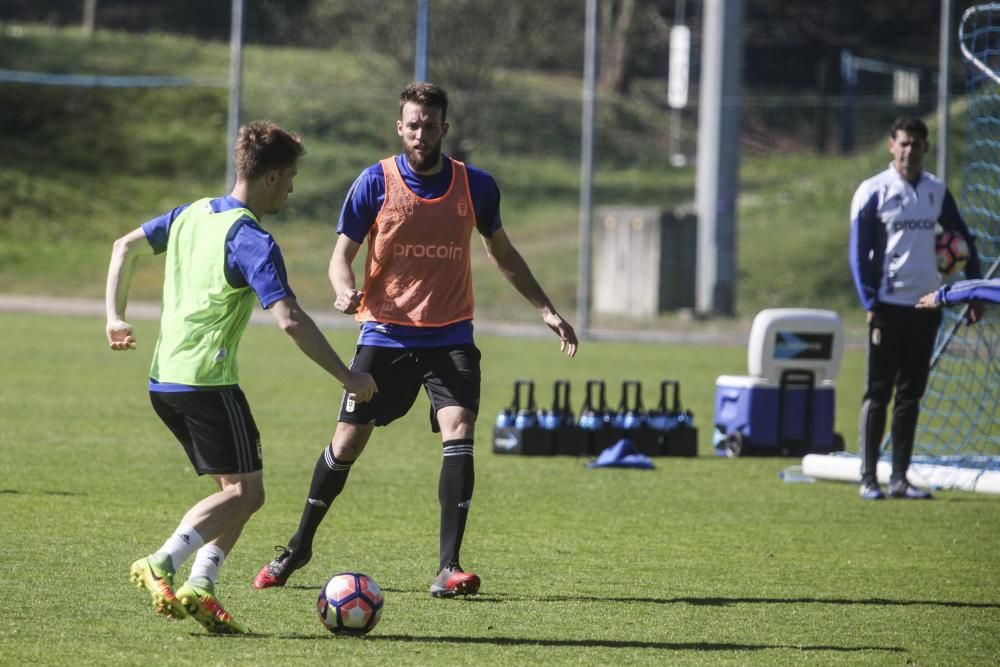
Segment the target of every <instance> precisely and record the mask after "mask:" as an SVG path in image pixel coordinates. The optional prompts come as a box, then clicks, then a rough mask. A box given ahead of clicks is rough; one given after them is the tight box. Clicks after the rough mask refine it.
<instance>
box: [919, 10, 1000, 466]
mask: <svg viewBox="0 0 1000 667" xmlns="http://www.w3.org/2000/svg"><path fill="white" fill-rule="evenodd" d="M959 37H960V48H961V51H962V54H963V56H964V58H965V61H966V64H967V71H968V76H967V78H966V93H967V104H968V112H967V114H968V115H967V119H966V126H967V134H966V142H965V150H964V155H963V161H962V162H963V164H962V190H961V196H960V198H959V205H960V206H961V208H962V214H963V217H964V218H965V221H966V222H967V223H968V225H969V228H970V229H971V230H972V231H973V233H974V234H975V237H976V247H977V249H978V250H979V255H980V259H981V261H982V266H983V274H984V277H987V278H989V277H997V276H1000V272H998V269H997V266H998V263H1000V3H990V4H984V5H978V6H975V7H971V8H970V9H969V10H968V11H966V12H965V14H964V15H963V17H962V21H961V24H960V28H959ZM965 310H966V308H954V307H953V308H946V309H945V312H944V323H943V324H942V325H941V329H940V331H939V332H938V338H937V343H936V347H935V352H934V356H933V357H932V359H931V375H930V379H929V382H928V386H927V392H926V393H925V394H924V399H923V403H922V404H921V408H920V422H919V423H918V426H917V438H916V444H915V445H914V462H915V463H917V462H933V463H938V464H953V465H960V466H963V467H973V468H985V469H989V470H1000V306H997V305H993V306H987V308H986V314H985V317H984V318H983V319H982V321H980V322H978V323H977V324H974V325H968V324H966V323H965V321H964V314H965Z"/></svg>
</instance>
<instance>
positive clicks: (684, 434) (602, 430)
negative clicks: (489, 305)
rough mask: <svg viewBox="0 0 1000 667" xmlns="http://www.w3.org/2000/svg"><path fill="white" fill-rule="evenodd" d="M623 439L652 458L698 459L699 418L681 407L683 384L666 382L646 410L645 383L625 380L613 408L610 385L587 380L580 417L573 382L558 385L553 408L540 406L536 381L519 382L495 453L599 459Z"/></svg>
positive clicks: (497, 430)
mask: <svg viewBox="0 0 1000 667" xmlns="http://www.w3.org/2000/svg"><path fill="white" fill-rule="evenodd" d="M623 437H628V438H630V439H631V440H632V441H633V444H634V446H635V447H636V449H637V450H639V451H641V452H642V453H644V454H647V455H649V456H664V455H675V456H695V455H697V429H696V428H695V425H694V416H693V415H692V413H691V411H690V410H685V409H684V408H683V407H682V406H681V399H680V383H679V382H678V381H677V380H663V381H662V382H661V383H660V396H659V403H658V404H657V405H656V407H654V408H652V409H650V410H647V409H646V407H645V405H644V403H643V398H642V384H641V383H640V382H639V381H637V380H626V381H624V382H622V387H621V399H620V401H619V403H618V407H617V409H614V408H612V407H611V405H610V404H609V402H608V397H607V384H606V383H605V381H604V380H599V379H595V380H588V381H587V383H586V387H585V395H584V400H583V404H582V405H581V407H580V411H579V414H578V415H576V414H575V413H574V411H573V408H572V403H571V396H570V383H569V381H568V380H556V381H555V382H554V384H553V387H552V403H551V406H549V407H541V408H540V407H539V406H538V404H537V402H536V400H535V383H534V381H532V380H517V381H516V382H515V383H514V394H513V397H512V399H511V403H510V405H509V406H508V407H506V408H504V409H502V410H500V412H499V413H498V414H497V418H496V423H495V426H494V438H493V449H494V451H495V452H497V453H503V454H527V455H552V454H568V455H576V456H579V455H591V456H595V455H597V454H599V453H600V452H601V451H603V450H604V449H605V448H607V447H610V446H611V445H613V444H615V442H617V441H618V440H619V439H620V438H623Z"/></svg>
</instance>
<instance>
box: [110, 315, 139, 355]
mask: <svg viewBox="0 0 1000 667" xmlns="http://www.w3.org/2000/svg"><path fill="white" fill-rule="evenodd" d="M105 332H106V333H107V335H108V345H110V347H111V349H112V350H116V351H117V350H134V349H135V336H134V335H132V325H131V324H129V323H128V322H125V321H124V320H112V321H110V322H108V326H107V327H106V329H105Z"/></svg>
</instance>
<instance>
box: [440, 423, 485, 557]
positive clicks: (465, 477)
mask: <svg viewBox="0 0 1000 667" xmlns="http://www.w3.org/2000/svg"><path fill="white" fill-rule="evenodd" d="M472 442H473V440H472V438H466V439H461V440H446V441H445V442H444V443H442V444H443V454H444V459H443V460H442V462H441V478H440V480H439V481H438V500H439V501H440V502H441V567H442V568H444V567H448V566H450V565H454V564H456V563H458V555H459V552H460V551H461V549H462V536H463V535H464V533H465V521H466V519H467V518H468V516H469V504H470V503H471V502H472V488H473V486H475V481H476V474H475V469H474V465H473V459H472Z"/></svg>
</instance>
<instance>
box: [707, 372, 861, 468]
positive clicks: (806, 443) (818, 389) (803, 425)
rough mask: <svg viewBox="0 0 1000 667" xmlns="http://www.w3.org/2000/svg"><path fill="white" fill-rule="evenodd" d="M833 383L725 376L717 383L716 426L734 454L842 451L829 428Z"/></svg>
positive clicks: (830, 425)
mask: <svg viewBox="0 0 1000 667" xmlns="http://www.w3.org/2000/svg"><path fill="white" fill-rule="evenodd" d="M834 395H835V392H834V388H833V384H832V383H823V384H820V385H819V386H806V385H804V384H797V383H795V382H794V381H793V382H790V383H786V384H785V385H784V386H782V385H781V383H779V384H774V383H771V382H768V381H767V380H763V379H760V378H753V377H749V376H737V375H723V376H720V377H719V378H718V379H717V380H716V382H715V426H716V429H717V430H718V431H719V432H721V433H722V434H724V435H725V437H726V451H725V453H727V454H729V455H732V456H752V455H758V456H767V455H772V456H793V455H799V454H806V453H810V452H831V451H842V450H843V449H844V445H843V441H842V440H841V438H840V437H839V436H838V435H837V434H835V433H834V432H833V420H834V415H835V414H836V404H835V398H834Z"/></svg>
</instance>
